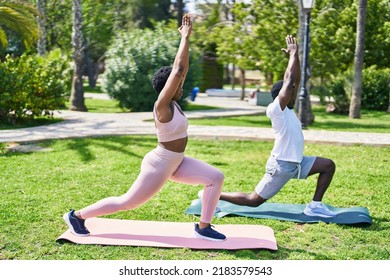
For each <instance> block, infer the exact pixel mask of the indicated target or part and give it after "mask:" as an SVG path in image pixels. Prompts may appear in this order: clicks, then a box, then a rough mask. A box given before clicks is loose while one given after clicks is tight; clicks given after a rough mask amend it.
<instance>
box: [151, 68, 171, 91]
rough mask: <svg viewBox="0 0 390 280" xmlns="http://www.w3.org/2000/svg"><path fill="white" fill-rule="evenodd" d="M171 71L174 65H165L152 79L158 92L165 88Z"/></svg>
mask: <svg viewBox="0 0 390 280" xmlns="http://www.w3.org/2000/svg"><path fill="white" fill-rule="evenodd" d="M171 72H172V67H170V66H163V67H161V68H160V69H158V70H157V71H156V72H155V73H154V75H153V79H152V85H153V89H154V90H155V91H156V92H157V93H158V94H160V92H161V91H162V89H163V88H164V86H165V84H166V82H167V80H168V77H169V75H170V74H171Z"/></svg>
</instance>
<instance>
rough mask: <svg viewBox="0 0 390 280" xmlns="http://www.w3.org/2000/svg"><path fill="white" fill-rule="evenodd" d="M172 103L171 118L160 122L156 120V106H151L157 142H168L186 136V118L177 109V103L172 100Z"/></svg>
mask: <svg viewBox="0 0 390 280" xmlns="http://www.w3.org/2000/svg"><path fill="white" fill-rule="evenodd" d="M172 103H173V108H174V109H173V116H172V120H171V121H169V122H166V123H161V122H159V121H158V119H157V114H156V106H155V107H154V108H153V115H154V119H155V123H156V131H157V139H158V142H169V141H173V140H176V139H180V138H185V137H187V136H188V134H187V128H188V120H187V118H186V116H185V115H184V114H183V113H182V111H181V110H180V109H179V105H178V104H177V103H176V102H174V101H173V102H172Z"/></svg>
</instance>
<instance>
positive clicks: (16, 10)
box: [0, 0, 39, 48]
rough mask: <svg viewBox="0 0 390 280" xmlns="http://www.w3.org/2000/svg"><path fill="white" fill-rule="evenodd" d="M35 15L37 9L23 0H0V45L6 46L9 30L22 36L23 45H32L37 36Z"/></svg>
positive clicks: (37, 14)
mask: <svg viewBox="0 0 390 280" xmlns="http://www.w3.org/2000/svg"><path fill="white" fill-rule="evenodd" d="M36 16H39V13H38V11H37V9H36V8H34V7H33V6H32V5H30V4H28V3H26V2H24V1H17V0H13V1H5V0H0V47H1V46H2V47H7V46H8V40H9V36H8V34H7V33H9V32H10V31H12V32H14V33H16V34H17V35H19V36H21V37H22V38H23V43H24V45H25V47H27V48H31V47H33V46H34V44H35V42H36V40H37V38H38V28H37V22H36V20H35V17H36Z"/></svg>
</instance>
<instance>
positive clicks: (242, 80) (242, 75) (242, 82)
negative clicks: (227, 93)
mask: <svg viewBox="0 0 390 280" xmlns="http://www.w3.org/2000/svg"><path fill="white" fill-rule="evenodd" d="M240 74H241V75H240V76H241V77H240V81H241V97H240V99H241V100H244V99H245V70H244V69H243V68H240Z"/></svg>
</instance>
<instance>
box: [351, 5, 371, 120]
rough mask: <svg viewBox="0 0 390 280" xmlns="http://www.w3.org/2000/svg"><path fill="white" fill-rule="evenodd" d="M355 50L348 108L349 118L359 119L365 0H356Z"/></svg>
mask: <svg viewBox="0 0 390 280" xmlns="http://www.w3.org/2000/svg"><path fill="white" fill-rule="evenodd" d="M358 1H359V6H358V15H357V23H356V25H357V30H356V48H355V61H354V77H353V88H352V98H351V103H350V106H349V117H350V118H351V119H357V118H360V107H361V98H362V91H363V57H364V27H365V25H366V13H367V0H358Z"/></svg>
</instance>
